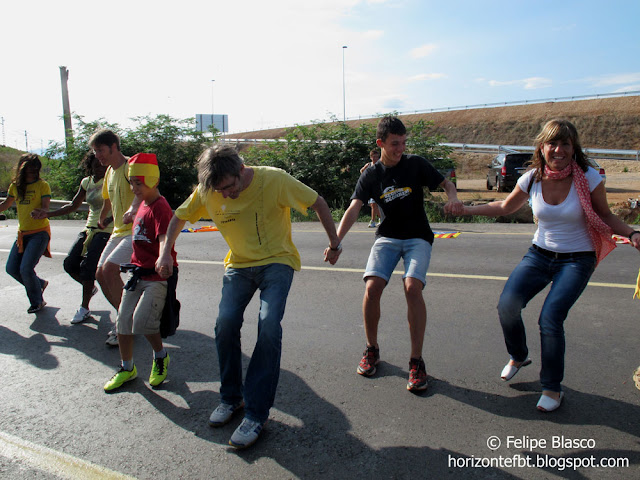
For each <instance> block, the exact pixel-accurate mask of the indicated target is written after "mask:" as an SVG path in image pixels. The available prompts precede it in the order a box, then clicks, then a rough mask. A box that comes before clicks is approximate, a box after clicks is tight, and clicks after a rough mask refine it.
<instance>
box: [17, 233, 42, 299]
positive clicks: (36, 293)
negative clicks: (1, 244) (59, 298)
mask: <svg viewBox="0 0 640 480" xmlns="http://www.w3.org/2000/svg"><path fill="white" fill-rule="evenodd" d="M48 244H49V234H48V233H47V232H38V233H32V234H31V235H25V236H24V237H23V245H24V251H23V252H22V253H18V242H16V243H14V244H13V247H12V248H11V252H10V253H9V258H7V273H8V274H9V275H11V276H12V277H13V278H15V279H16V280H17V281H18V282H20V283H21V284H22V285H24V288H25V290H26V291H27V297H29V302H30V303H31V305H30V306H31V307H37V306H39V305H40V304H41V303H42V287H43V286H44V280H42V279H41V278H40V277H38V275H36V270H35V269H36V265H37V264H38V262H39V261H40V257H42V255H43V254H44V252H45V250H46V249H47V245H48Z"/></svg>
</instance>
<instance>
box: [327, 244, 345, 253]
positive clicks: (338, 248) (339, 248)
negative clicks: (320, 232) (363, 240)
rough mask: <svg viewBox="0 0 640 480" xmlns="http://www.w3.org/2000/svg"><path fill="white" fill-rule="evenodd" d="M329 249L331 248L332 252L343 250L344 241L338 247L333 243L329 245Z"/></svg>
mask: <svg viewBox="0 0 640 480" xmlns="http://www.w3.org/2000/svg"><path fill="white" fill-rule="evenodd" d="M329 250H331V251H332V252H337V251H338V250H342V242H340V243H339V244H338V246H337V247H336V248H333V247H332V246H331V245H329Z"/></svg>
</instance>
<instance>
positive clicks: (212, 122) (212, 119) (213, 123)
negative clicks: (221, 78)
mask: <svg viewBox="0 0 640 480" xmlns="http://www.w3.org/2000/svg"><path fill="white" fill-rule="evenodd" d="M213 82H215V80H211V126H212V127H214V128H215V126H216V125H215V120H214V119H215V117H214V114H213Z"/></svg>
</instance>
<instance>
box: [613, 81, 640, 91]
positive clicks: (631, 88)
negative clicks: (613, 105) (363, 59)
mask: <svg viewBox="0 0 640 480" xmlns="http://www.w3.org/2000/svg"><path fill="white" fill-rule="evenodd" d="M638 90H640V83H638V84H637V85H627V86H626V87H621V88H618V89H617V90H614V91H613V92H612V93H624V92H635V91H638Z"/></svg>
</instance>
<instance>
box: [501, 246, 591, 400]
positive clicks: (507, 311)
mask: <svg viewBox="0 0 640 480" xmlns="http://www.w3.org/2000/svg"><path fill="white" fill-rule="evenodd" d="M595 268H596V257H595V255H593V256H591V255H585V256H580V257H575V258H568V259H554V258H549V257H547V256H545V255H543V254H542V253H540V252H538V251H536V250H535V249H534V248H533V247H531V248H530V249H529V251H528V252H527V254H526V255H525V256H524V257H523V259H522V261H521V262H520V264H519V265H518V266H517V267H516V268H515V269H514V270H513V272H511V275H510V276H509V280H507V283H506V285H505V286H504V290H503V291H502V295H500V302H499V303H498V315H499V317H500V324H501V325H502V332H503V334H504V340H505V343H506V345H507V351H508V352H509V354H510V355H511V358H512V359H513V360H514V361H516V362H522V361H524V360H526V359H527V355H528V354H529V350H528V348H527V337H526V333H525V329H524V323H523V322H522V309H523V308H524V307H526V306H527V303H529V300H531V299H532V298H533V297H535V296H536V295H537V294H538V293H540V291H541V290H542V289H544V288H545V287H546V286H547V285H548V284H549V283H551V289H550V290H549V294H548V295H547V298H546V299H545V301H544V304H543V306H542V311H541V312H540V317H539V319H538V325H539V326H540V344H541V350H542V352H541V357H542V368H541V370H540V383H541V384H542V388H543V389H544V390H551V391H554V392H560V391H561V390H562V388H561V386H560V383H561V382H562V379H563V377H564V352H565V341H564V320H565V319H566V318H567V315H568V313H569V309H570V308H571V307H572V306H573V304H574V303H575V302H576V300H578V297H580V295H581V294H582V292H583V290H584V289H585V287H586V286H587V283H588V282H589V278H591V274H592V273H593V271H594V270H595Z"/></svg>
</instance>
